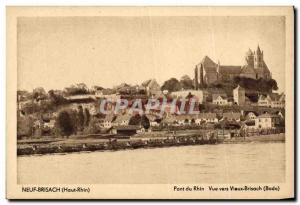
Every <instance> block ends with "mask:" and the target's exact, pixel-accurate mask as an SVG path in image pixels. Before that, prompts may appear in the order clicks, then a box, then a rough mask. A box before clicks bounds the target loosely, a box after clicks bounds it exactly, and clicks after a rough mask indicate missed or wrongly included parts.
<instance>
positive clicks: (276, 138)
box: [17, 132, 285, 155]
mask: <svg viewBox="0 0 300 205" xmlns="http://www.w3.org/2000/svg"><path fill="white" fill-rule="evenodd" d="M284 141H285V134H284V133H282V134H272V135H259V136H250V137H245V138H243V137H234V138H231V139H222V138H217V137H214V136H210V137H207V136H204V135H201V134H196V133H193V132H188V133H178V134H176V135H174V134H171V133H163V134H162V133H160V134H148V135H135V136H132V137H130V138H129V137H120V136H119V137H116V138H99V137H86V138H83V137H73V138H68V139H65V138H52V139H34V140H22V141H18V145H17V155H34V154H51V153H70V152H91V151H108V150H115V151H116V150H124V149H138V148H159V147H171V146H187V145H204V144H218V143H224V144H234V143H250V142H284Z"/></svg>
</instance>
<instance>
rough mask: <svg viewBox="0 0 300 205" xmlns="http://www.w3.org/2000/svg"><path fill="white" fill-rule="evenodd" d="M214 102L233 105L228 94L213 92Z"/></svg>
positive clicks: (221, 104)
mask: <svg viewBox="0 0 300 205" xmlns="http://www.w3.org/2000/svg"><path fill="white" fill-rule="evenodd" d="M212 103H213V104H215V105H220V106H226V105H231V103H230V102H229V101H228V98H227V95H226V94H212Z"/></svg>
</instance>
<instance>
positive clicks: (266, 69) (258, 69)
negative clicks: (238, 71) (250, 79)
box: [256, 61, 270, 73]
mask: <svg viewBox="0 0 300 205" xmlns="http://www.w3.org/2000/svg"><path fill="white" fill-rule="evenodd" d="M256 72H257V73H270V70H269V68H268V66H267V65H266V63H265V61H263V65H262V68H257V69H256Z"/></svg>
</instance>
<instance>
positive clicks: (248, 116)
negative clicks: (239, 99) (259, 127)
mask: <svg viewBox="0 0 300 205" xmlns="http://www.w3.org/2000/svg"><path fill="white" fill-rule="evenodd" d="M256 116H257V114H256V113H255V112H248V114H246V120H254V119H255V118H256Z"/></svg>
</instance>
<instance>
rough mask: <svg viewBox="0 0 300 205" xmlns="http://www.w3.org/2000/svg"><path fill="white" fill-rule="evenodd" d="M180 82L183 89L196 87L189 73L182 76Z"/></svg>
mask: <svg viewBox="0 0 300 205" xmlns="http://www.w3.org/2000/svg"><path fill="white" fill-rule="evenodd" d="M180 84H181V87H182V88H183V89H186V90H188V89H194V82H193V80H192V79H191V78H190V77H189V76H188V75H184V76H182V77H181V79H180Z"/></svg>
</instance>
